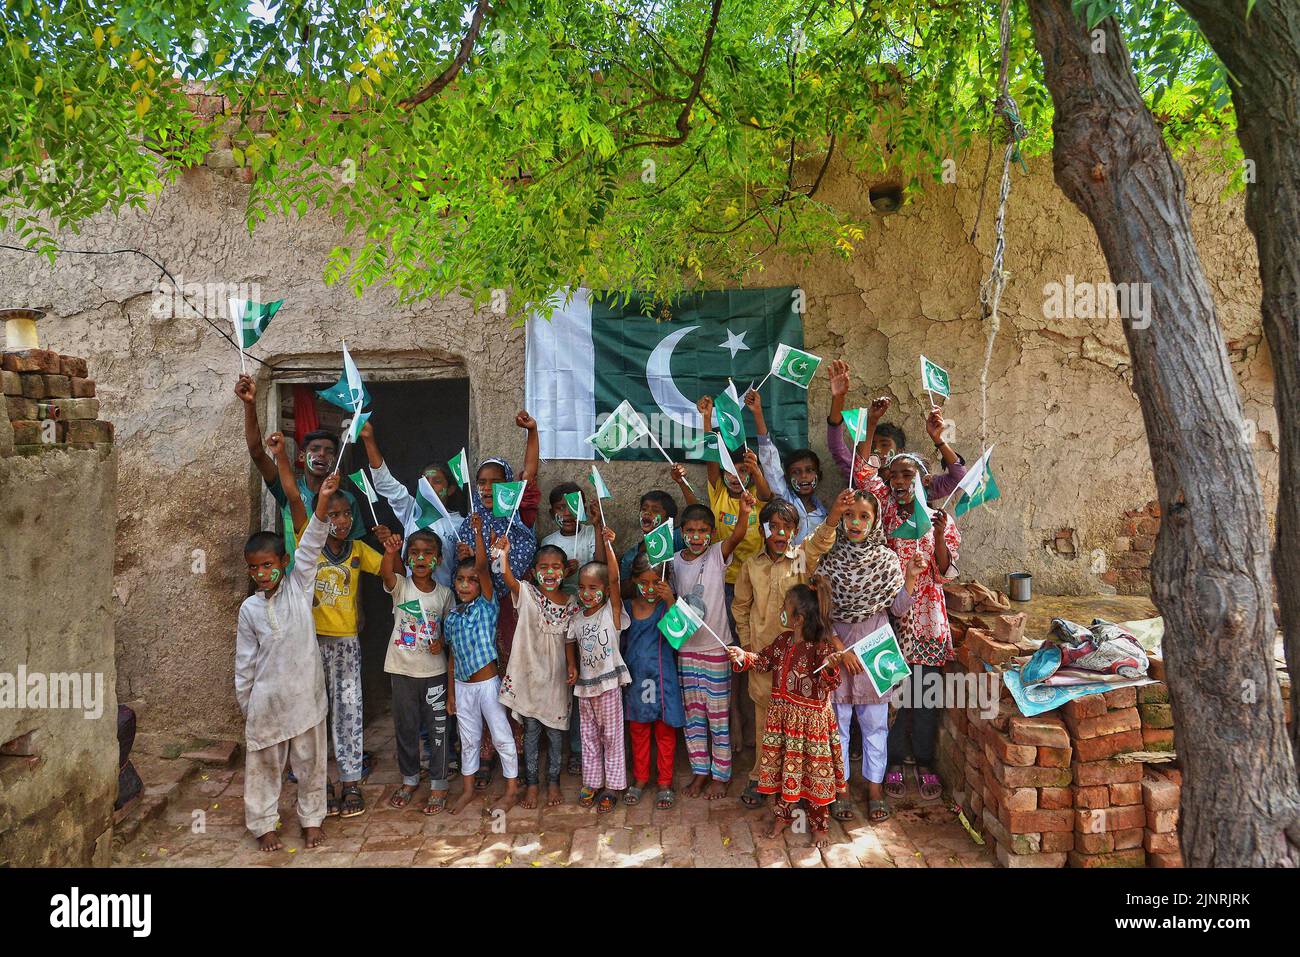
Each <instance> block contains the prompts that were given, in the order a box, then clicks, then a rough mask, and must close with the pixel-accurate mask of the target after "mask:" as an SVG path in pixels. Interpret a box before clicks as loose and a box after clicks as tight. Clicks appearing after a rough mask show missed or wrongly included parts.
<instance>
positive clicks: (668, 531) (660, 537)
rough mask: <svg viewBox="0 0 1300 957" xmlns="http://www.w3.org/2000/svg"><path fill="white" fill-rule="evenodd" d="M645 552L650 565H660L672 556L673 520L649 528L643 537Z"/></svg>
mask: <svg viewBox="0 0 1300 957" xmlns="http://www.w3.org/2000/svg"><path fill="white" fill-rule="evenodd" d="M645 554H646V558H648V559H650V564H651V565H662V564H663V563H664V562H666V561H668V559H670V558H672V557H673V520H672V519H671V518H670V519H668V520H667V521H665V522H664V523H663V524H662V525H659V526H658V527H656V528H653V529H651V530H650V533H649V534H648V535H646V537H645Z"/></svg>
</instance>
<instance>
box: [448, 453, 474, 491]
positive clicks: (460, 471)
mask: <svg viewBox="0 0 1300 957" xmlns="http://www.w3.org/2000/svg"><path fill="white" fill-rule="evenodd" d="M447 467H448V468H450V469H451V477H452V478H454V479H455V480H456V484H457V485H459V486H460V487H461V488H469V459H468V458H467V457H466V455H465V450H464V449H461V450H460V451H459V452H457V453H456V454H455V455H453V456H452V458H451V461H449V462H448V463H447Z"/></svg>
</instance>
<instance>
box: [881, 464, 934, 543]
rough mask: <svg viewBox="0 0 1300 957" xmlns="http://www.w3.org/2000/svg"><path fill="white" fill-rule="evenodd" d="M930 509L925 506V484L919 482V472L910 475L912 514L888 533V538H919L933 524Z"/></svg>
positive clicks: (923, 535) (922, 536) (923, 536)
mask: <svg viewBox="0 0 1300 957" xmlns="http://www.w3.org/2000/svg"><path fill="white" fill-rule="evenodd" d="M933 524H934V523H933V522H931V521H930V510H929V509H928V508H926V507H925V486H924V485H922V484H921V473H920V472H918V473H916V475H914V476H913V477H912V514H911V515H910V516H909V517H908V518H907V520H906V521H904V522H903V524H902V525H900V526H898V528H896V529H894V530H893V531H892V532H890V533H889V537H890V538H906V539H910V540H920V539H922V538H925V533H926V532H928V531H929V530H930V529H931V527H932V526H933Z"/></svg>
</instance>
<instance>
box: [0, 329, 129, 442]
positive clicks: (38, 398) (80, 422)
mask: <svg viewBox="0 0 1300 957" xmlns="http://www.w3.org/2000/svg"><path fill="white" fill-rule="evenodd" d="M0 379H2V380H3V383H2V384H3V387H4V389H3V391H4V401H5V408H6V412H7V413H8V419H9V423H10V427H11V428H12V429H13V445H14V452H15V453H17V454H19V455H35V454H40V453H42V452H44V451H48V450H49V449H51V448H60V447H62V448H73V449H98V450H99V451H108V450H109V449H111V448H112V443H113V423H111V422H106V421H104V420H102V419H100V418H99V400H98V399H97V398H95V380H94V379H91V378H89V377H88V375H87V369H86V360H85V359H78V358H76V357H74V356H63V355H59V354H58V353H57V352H50V351H49V350H46V349H27V350H24V351H21V352H6V353H4V356H3V359H0Z"/></svg>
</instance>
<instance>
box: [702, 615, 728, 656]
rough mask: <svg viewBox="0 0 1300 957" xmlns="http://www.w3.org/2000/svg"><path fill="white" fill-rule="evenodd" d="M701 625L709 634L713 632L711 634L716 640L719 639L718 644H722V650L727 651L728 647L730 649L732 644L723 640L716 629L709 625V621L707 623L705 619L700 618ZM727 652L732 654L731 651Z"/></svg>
mask: <svg viewBox="0 0 1300 957" xmlns="http://www.w3.org/2000/svg"><path fill="white" fill-rule="evenodd" d="M700 625H701V627H703V628H704V630H705V631H707V632H708V633H709V634H711V635H712V636H713V638H714V640H715V641H717V643H718V644H720V645H721V646H722V650H723V651H727V649H728V648H729V647H731V646H730V645H728V644H727V643H726V642H725V641H723V640H722V639H721V638H719V637H718V633H717V632H716V631H714V630H713V629H712V628H710V627H709V625H708V623H707V622H706V621H704V619H700ZM727 654H728V656H730V654H731V653H730V652H727Z"/></svg>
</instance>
